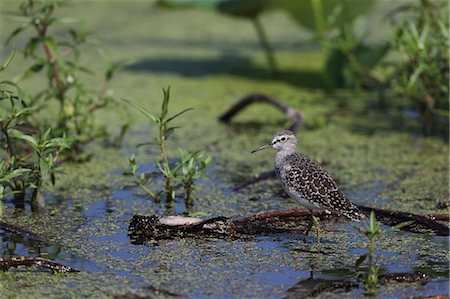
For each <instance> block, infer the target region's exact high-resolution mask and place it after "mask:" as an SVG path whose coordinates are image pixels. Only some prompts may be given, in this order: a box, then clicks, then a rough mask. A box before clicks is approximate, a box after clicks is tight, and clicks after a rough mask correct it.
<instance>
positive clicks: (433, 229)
mask: <svg viewBox="0 0 450 299" xmlns="http://www.w3.org/2000/svg"><path fill="white" fill-rule="evenodd" d="M359 207H360V209H361V211H362V212H363V213H365V214H366V215H369V214H370V212H371V211H375V213H376V216H377V220H378V221H381V222H382V223H383V224H386V225H390V226H394V225H397V224H399V223H402V222H406V221H412V223H411V224H409V225H407V226H404V227H402V228H401V229H402V230H405V231H410V232H414V233H427V234H433V235H438V236H448V235H449V228H448V226H447V225H444V224H442V223H439V222H437V221H436V220H434V219H433V217H429V216H420V215H415V214H411V213H405V212H396V211H388V210H382V209H378V208H371V207H366V206H359ZM313 214H314V216H316V217H319V218H320V219H321V220H322V221H333V220H334V221H337V220H339V219H342V217H340V216H338V215H336V214H333V213H330V212H327V211H325V210H315V211H314V212H313ZM308 220H309V211H308V210H306V209H291V210H282V211H270V212H263V213H258V214H254V215H250V216H246V217H235V218H232V219H229V218H226V217H215V218H210V219H206V220H202V219H197V218H192V217H177V216H169V217H162V218H160V217H157V216H155V215H152V216H142V215H135V216H133V218H132V219H131V221H130V225H129V228H128V230H129V235H130V238H131V240H132V242H133V243H135V244H144V243H146V242H148V241H152V240H153V241H157V240H162V239H172V238H176V237H181V238H184V237H196V236H197V237H198V236H200V235H204V236H205V235H206V236H216V237H238V236H242V235H250V234H272V233H303V232H304V230H305V226H306V223H307V222H308ZM288 222H291V224H292V225H295V227H291V226H287V225H286V223H288Z"/></svg>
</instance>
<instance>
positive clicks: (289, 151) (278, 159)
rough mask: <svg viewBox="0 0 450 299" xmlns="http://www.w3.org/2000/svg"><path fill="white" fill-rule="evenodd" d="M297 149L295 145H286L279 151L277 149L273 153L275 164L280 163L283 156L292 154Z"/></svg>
mask: <svg viewBox="0 0 450 299" xmlns="http://www.w3.org/2000/svg"><path fill="white" fill-rule="evenodd" d="M296 151H297V149H296V147H295V146H292V147H286V148H283V149H281V150H279V151H277V153H276V154H275V164H276V165H279V164H281V163H282V161H283V160H284V158H286V157H287V156H289V155H292V154H294V153H295V152H296Z"/></svg>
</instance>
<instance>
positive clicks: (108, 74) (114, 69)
mask: <svg viewBox="0 0 450 299" xmlns="http://www.w3.org/2000/svg"><path fill="white" fill-rule="evenodd" d="M135 62H136V59H127V60H122V61H117V62H114V63H112V64H111V65H110V67H109V68H108V69H107V70H106V75H105V79H106V80H107V81H110V80H111V79H112V77H113V75H114V74H115V73H116V72H117V71H119V70H121V69H123V68H124V67H126V66H128V65H130V64H133V63H135Z"/></svg>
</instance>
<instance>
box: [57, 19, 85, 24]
mask: <svg viewBox="0 0 450 299" xmlns="http://www.w3.org/2000/svg"><path fill="white" fill-rule="evenodd" d="M78 23H80V20H79V19H76V18H58V19H56V20H55V24H61V25H73V24H78Z"/></svg>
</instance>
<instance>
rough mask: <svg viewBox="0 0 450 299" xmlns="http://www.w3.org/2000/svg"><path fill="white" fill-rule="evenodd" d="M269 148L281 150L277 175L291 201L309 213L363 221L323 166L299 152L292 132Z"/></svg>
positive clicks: (280, 136)
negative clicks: (323, 211)
mask: <svg viewBox="0 0 450 299" xmlns="http://www.w3.org/2000/svg"><path fill="white" fill-rule="evenodd" d="M270 146H271V147H275V148H277V149H278V151H277V153H276V155H275V172H276V174H277V176H278V178H279V179H280V182H281V185H282V186H283V189H284V190H285V191H286V192H287V193H288V194H289V196H290V197H291V198H293V199H294V200H296V201H297V202H298V203H300V204H301V205H303V206H304V207H306V208H308V209H310V210H312V209H326V210H329V211H333V212H335V213H338V214H340V215H343V216H345V217H347V218H349V219H352V220H359V219H361V218H363V217H364V215H363V214H361V213H360V212H359V209H358V207H357V206H356V205H354V204H353V203H352V202H350V201H349V200H348V199H347V198H346V197H345V195H344V194H343V193H342V192H341V191H340V190H339V188H338V187H337V185H336V183H335V182H334V180H333V179H332V178H331V176H330V175H329V174H328V172H327V171H326V170H325V169H324V168H323V167H322V166H321V165H319V164H318V163H317V162H315V161H314V160H312V159H311V158H310V157H308V156H307V155H305V154H302V153H298V152H297V138H296V137H295V135H294V134H293V133H292V132H291V131H289V130H283V131H279V132H277V133H275V135H274V137H273V140H272V142H271V143H269V144H267V145H265V146H263V147H262V148H266V147H270ZM262 148H261V149H262Z"/></svg>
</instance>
